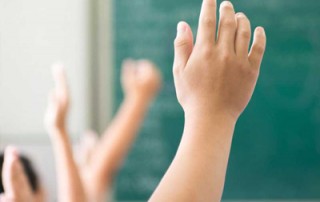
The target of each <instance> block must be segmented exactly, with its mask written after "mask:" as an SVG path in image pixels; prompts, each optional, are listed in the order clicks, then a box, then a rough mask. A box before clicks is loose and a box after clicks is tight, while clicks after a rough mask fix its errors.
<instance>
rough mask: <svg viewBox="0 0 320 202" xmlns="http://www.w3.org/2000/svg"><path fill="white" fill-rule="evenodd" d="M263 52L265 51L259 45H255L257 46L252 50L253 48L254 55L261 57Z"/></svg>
mask: <svg viewBox="0 0 320 202" xmlns="http://www.w3.org/2000/svg"><path fill="white" fill-rule="evenodd" d="M264 50H265V48H264V46H263V45H261V44H257V45H255V46H254V48H253V51H254V52H255V53H256V54H258V55H263V53H264Z"/></svg>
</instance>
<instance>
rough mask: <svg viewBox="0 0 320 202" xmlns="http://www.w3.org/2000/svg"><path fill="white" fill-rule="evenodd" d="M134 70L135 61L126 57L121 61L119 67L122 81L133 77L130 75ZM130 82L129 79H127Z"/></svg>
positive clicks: (133, 73)
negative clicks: (120, 66)
mask: <svg viewBox="0 0 320 202" xmlns="http://www.w3.org/2000/svg"><path fill="white" fill-rule="evenodd" d="M135 72H136V61H134V60H132V59H126V60H124V61H123V63H122V69H121V80H122V82H124V80H126V81H128V80H132V79H134V77H132V75H135ZM128 82H130V83H131V81H128Z"/></svg>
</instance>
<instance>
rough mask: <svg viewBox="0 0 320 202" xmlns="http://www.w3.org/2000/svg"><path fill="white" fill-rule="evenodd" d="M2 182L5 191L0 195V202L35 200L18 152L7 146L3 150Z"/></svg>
mask: <svg viewBox="0 0 320 202" xmlns="http://www.w3.org/2000/svg"><path fill="white" fill-rule="evenodd" d="M2 183H3V187H4V190H5V193H4V194H2V195H1V196H0V201H1V202H33V201H35V194H33V192H32V189H31V186H30V184H29V182H28V179H27V176H26V173H25V171H24V169H23V167H22V164H21V162H20V160H19V156H18V152H17V150H16V149H15V148H13V147H7V148H6V150H5V154H4V162H3V168H2Z"/></svg>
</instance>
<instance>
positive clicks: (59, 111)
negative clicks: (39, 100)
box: [45, 65, 69, 132]
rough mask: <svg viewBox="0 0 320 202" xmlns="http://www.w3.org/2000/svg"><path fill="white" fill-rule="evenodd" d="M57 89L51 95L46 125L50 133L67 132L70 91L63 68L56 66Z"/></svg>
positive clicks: (54, 75) (54, 68)
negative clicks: (55, 131) (56, 131)
mask: <svg viewBox="0 0 320 202" xmlns="http://www.w3.org/2000/svg"><path fill="white" fill-rule="evenodd" d="M52 73H53V79H54V83H55V88H54V89H53V91H52V92H51V93H50V95H49V100H48V107H47V112H46V115H45V125H46V127H47V130H48V132H52V131H54V130H65V129H66V128H65V127H66V125H65V124H66V119H67V115H68V109H69V91H68V86H67V79H66V75H65V71H64V68H63V66H61V65H55V66H53V68H52Z"/></svg>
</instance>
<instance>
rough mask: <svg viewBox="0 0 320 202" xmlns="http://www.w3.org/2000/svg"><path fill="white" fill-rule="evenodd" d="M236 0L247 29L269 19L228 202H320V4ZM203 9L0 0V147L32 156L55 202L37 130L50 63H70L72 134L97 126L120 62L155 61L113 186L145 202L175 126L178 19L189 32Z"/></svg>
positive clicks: (112, 107) (178, 122)
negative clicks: (147, 98) (146, 101)
mask: <svg viewBox="0 0 320 202" xmlns="http://www.w3.org/2000/svg"><path fill="white" fill-rule="evenodd" d="M220 2H221V1H220V0H219V1H218V3H220ZM232 2H233V3H234V5H235V8H236V10H237V11H241V12H244V13H246V14H247V16H248V17H249V19H250V20H251V24H252V27H253V28H254V27H255V26H258V25H259V26H264V27H265V29H266V33H267V36H268V45H267V51H266V54H265V58H264V61H263V64H262V67H261V76H260V78H259V81H258V84H257V88H256V91H255V94H254V96H253V98H252V101H251V102H250V104H249V106H248V108H247V109H246V111H245V112H244V114H243V115H242V116H241V118H240V120H239V122H238V124H237V127H236V132H235V136H234V141H233V146H232V151H231V157H230V161H229V168H228V174H227V181H226V186H225V193H224V200H226V201H248V200H252V201H265V200H271V201H283V200H286V201H288V200H289V201H290V200H291V201H307V200H313V201H320V79H319V78H320V59H319V58H320V12H319V10H320V1H318V0H308V1H307V2H301V1H298V0H291V1H290V2H286V1H278V0H268V1H261V0H237V1H235V0H234V1H232ZM200 6H201V0H176V1H172V0H161V1H156V0H114V1H112V0H91V1H90V0H64V1H63V0H55V1H51V0H29V1H23V0H0V96H1V98H0V145H1V148H3V146H4V145H7V144H15V145H18V146H19V147H21V150H23V151H24V152H26V153H28V154H30V156H32V158H33V159H34V161H35V164H36V167H37V168H38V170H39V171H40V173H41V176H42V178H43V179H44V182H45V186H46V187H47V188H48V189H49V194H50V199H51V200H52V201H54V200H55V180H54V179H55V174H54V173H55V172H54V167H53V165H54V161H53V156H52V150H51V147H50V142H49V139H48V137H47V134H46V133H45V130H44V127H43V115H44V111H45V107H46V102H47V93H48V91H49V90H50V89H51V88H52V78H51V72H50V66H51V65H52V64H53V63H56V62H60V63H61V62H62V63H64V64H65V66H66V68H67V74H68V77H69V80H70V87H71V92H72V110H71V115H70V117H69V118H70V119H69V120H70V122H69V126H70V127H69V129H70V131H71V134H72V138H73V140H74V142H76V141H77V139H78V138H79V136H80V135H81V134H82V133H83V132H84V131H85V130H87V129H94V130H97V131H102V130H103V129H104V128H105V127H106V126H107V123H108V122H109V121H110V119H111V117H112V115H113V114H114V113H115V112H116V110H117V108H118V106H119V104H120V103H121V100H122V92H121V88H120V82H119V75H120V66H121V62H122V60H123V59H125V58H127V57H130V58H135V59H139V58H147V59H151V60H153V61H154V62H155V63H156V64H157V65H158V67H159V68H160V70H161V72H162V74H163V78H164V81H165V82H164V84H163V87H162V91H161V93H160V95H159V96H158V98H157V100H156V101H155V102H154V103H153V105H152V106H151V110H150V113H149V114H148V116H147V118H146V121H145V122H144V124H143V127H142V130H141V132H140V135H139V138H138V139H137V141H136V143H135V145H134V146H133V148H132V151H131V153H130V155H129V157H128V159H127V161H126V162H125V164H124V166H123V168H122V170H121V172H120V174H119V176H118V177H117V179H116V183H115V187H114V196H115V198H116V200H117V201H146V200H147V199H148V197H149V196H150V194H151V193H152V191H153V190H154V189H155V187H156V186H157V184H158V183H159V180H160V179H161V177H162V176H163V174H164V172H165V171H166V169H167V167H168V166H169V164H170V162H171V160H172V158H173V157H174V154H175V151H176V148H177V146H178V144H179V141H180V137H181V133H182V128H183V113H182V110H181V108H180V106H179V105H178V103H177V101H176V97H175V90H174V86H173V78H172V69H171V68H172V67H171V66H172V61H173V40H174V38H175V35H176V24H177V22H179V21H180V20H184V21H187V22H188V23H189V24H190V25H191V27H192V29H193V31H194V33H196V29H197V21H198V16H199V11H200ZM75 147H76V145H75Z"/></svg>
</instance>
